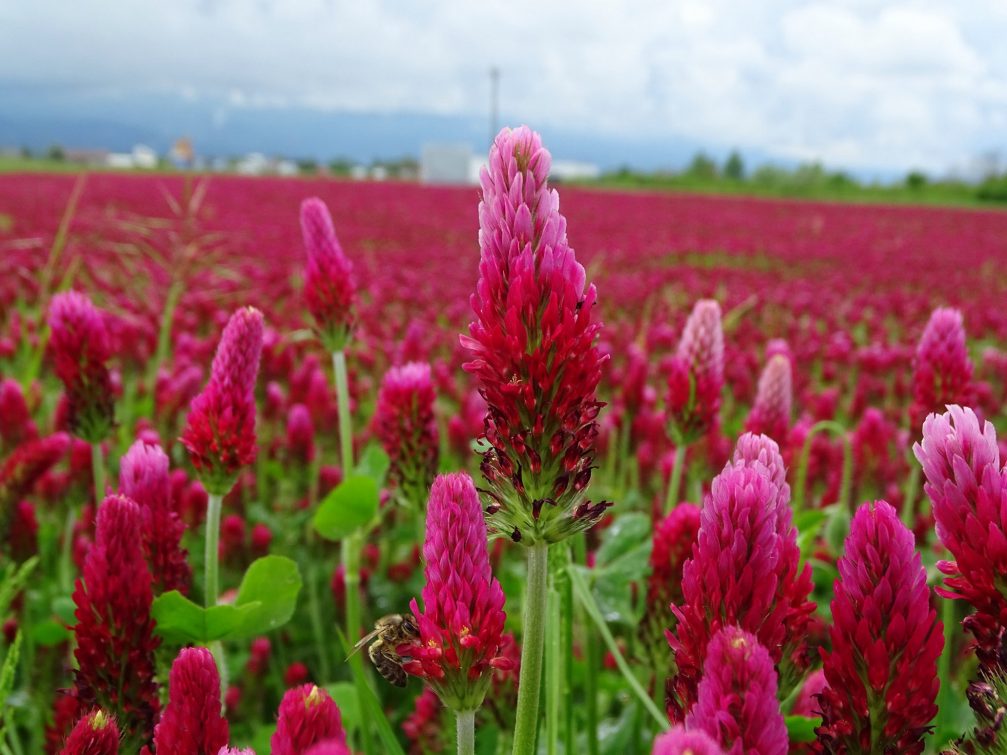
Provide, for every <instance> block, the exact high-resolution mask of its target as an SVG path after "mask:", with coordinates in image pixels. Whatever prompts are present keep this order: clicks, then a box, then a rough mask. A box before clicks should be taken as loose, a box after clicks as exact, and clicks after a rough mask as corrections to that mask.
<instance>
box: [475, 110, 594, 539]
mask: <svg viewBox="0 0 1007 755" xmlns="http://www.w3.org/2000/svg"><path fill="white" fill-rule="evenodd" d="M550 162H551V158H550V156H549V153H548V152H547V151H546V150H545V149H544V148H543V147H542V140H541V139H540V137H539V136H538V134H536V133H534V132H533V131H532V130H531V129H529V128H527V127H524V126H522V127H521V128H518V129H514V130H511V129H508V128H505V129H503V130H502V131H501V132H500V133H499V134H498V135H497V137H496V140H495V141H494V143H493V147H492V149H491V150H490V159H489V167H488V169H484V170H483V172H482V175H481V181H482V201H481V202H480V204H479V247H480V251H481V258H480V262H479V282H478V284H477V286H476V293H475V295H474V296H473V297H472V309H473V311H474V312H475V320H474V321H473V322H472V324H471V325H470V326H469V332H470V334H471V335H470V336H462V337H461V343H462V345H463V346H464V347H465V348H466V349H467V350H468V351H469V353H470V354H471V357H472V358H471V360H470V361H469V362H468V363H467V364H466V365H465V369H466V370H467V371H468V372H470V373H471V374H472V375H474V376H475V378H476V381H477V382H478V385H479V389H480V392H481V393H482V395H483V397H484V398H485V399H486V403H487V404H488V413H487V415H486V440H487V441H488V442H489V444H490V449H489V450H488V451H487V452H486V454H485V455H484V456H483V462H482V472H483V476H484V477H485V478H486V482H487V484H488V487H489V490H488V491H487V495H488V497H489V498H490V499H491V502H490V504H489V507H488V514H489V521H490V524H491V526H492V527H493V528H494V529H495V530H496V531H497V532H500V533H503V534H506V535H508V536H510V537H512V538H513V539H514V540H518V541H520V542H521V543H523V544H525V545H533V544H535V543H538V542H545V543H551V542H558V541H560V540H563V539H564V538H566V537H569V536H570V535H572V534H574V533H576V532H580V531H583V530H586V529H588V528H589V527H591V526H592V525H593V524H594V523H595V522H596V521H597V520H598V519H599V518H600V517H601V515H602V514H603V513H604V511H605V508H606V507H607V505H608V504H606V503H598V504H592V503H590V502H589V501H586V500H585V489H586V488H587V486H588V483H589V482H590V479H591V470H592V469H593V467H594V456H595V440H596V438H597V435H598V426H597V416H598V411H599V409H600V407H601V404H600V403H599V402H598V401H597V398H596V395H595V393H596V390H597V387H598V381H599V380H600V379H601V367H602V364H603V363H604V361H605V357H603V356H602V354H601V352H600V351H599V349H598V347H597V345H596V342H597V339H598V334H599V331H600V329H601V324H600V323H598V322H595V321H593V317H594V316H595V313H594V305H595V299H596V298H597V293H596V291H595V288H594V286H593V285H591V286H587V281H586V274H585V272H584V268H583V267H582V266H581V265H580V264H579V263H578V262H577V259H576V257H575V255H574V252H573V249H571V248H570V245H569V244H568V243H567V238H566V219H565V218H564V217H563V216H562V215H561V214H560V212H559V195H558V194H557V193H556V192H555V190H551V189H549V186H548V182H547V178H548V175H549V166H550Z"/></svg>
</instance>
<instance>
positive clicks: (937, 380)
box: [912, 307, 974, 427]
mask: <svg viewBox="0 0 1007 755" xmlns="http://www.w3.org/2000/svg"><path fill="white" fill-rule="evenodd" d="M973 395H974V388H973V385H972V361H971V360H970V359H969V352H968V347H967V345H966V343H965V326H964V325H963V323H962V313H961V312H959V311H958V310H957V309H951V308H948V307H942V308H939V309H935V310H934V311H933V314H931V315H930V321H929V322H928V323H927V327H926V329H925V330H924V331H923V335H922V337H921V338H920V342H919V344H918V345H917V347H916V357H915V359H914V360H913V407H912V415H913V425H914V426H916V427H919V423H920V422H922V421H923V418H924V417H925V416H926V415H927V414H928V413H929V412H939V411H940V410H941V409H943V408H944V406H945V405H946V404H961V405H963V406H965V405H968V404H971V403H972V398H973Z"/></svg>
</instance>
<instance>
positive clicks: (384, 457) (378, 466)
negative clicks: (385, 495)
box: [356, 443, 391, 487]
mask: <svg viewBox="0 0 1007 755" xmlns="http://www.w3.org/2000/svg"><path fill="white" fill-rule="evenodd" d="M389 466H391V460H390V459H389V458H388V454H386V453H385V452H384V449H382V448H381V446H379V445H377V444H376V443H372V444H371V445H369V446H367V448H365V449H364V453H363V454H362V455H361V457H360V461H359V462H357V469H356V474H358V475H360V476H362V477H370V478H371V479H372V480H374V481H375V482H376V483H377V484H378V487H381V486H382V485H384V484H385V475H387V474H388V467H389Z"/></svg>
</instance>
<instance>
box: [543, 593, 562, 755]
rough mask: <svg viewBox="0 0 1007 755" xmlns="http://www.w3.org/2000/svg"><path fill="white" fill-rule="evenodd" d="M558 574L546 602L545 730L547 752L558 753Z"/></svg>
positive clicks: (549, 753) (559, 664) (559, 703)
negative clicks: (547, 616)
mask: <svg viewBox="0 0 1007 755" xmlns="http://www.w3.org/2000/svg"><path fill="white" fill-rule="evenodd" d="M557 581H558V580H557V575H556V574H553V575H551V579H550V582H551V583H552V584H551V585H550V587H549V597H548V600H547V603H546V606H547V609H546V610H547V612H548V614H549V618H548V620H547V621H546V641H545V731H546V750H545V751H546V753H547V755H557V754H558V752H559V738H560V716H561V713H560V708H561V706H562V701H561V700H560V691H561V688H560V674H561V673H562V672H561V670H560V669H561V668H562V664H561V662H560V655H561V652H562V651H561V650H560V642H561V640H560V613H559V611H560V603H559V592H558V589H557V588H558V585H557Z"/></svg>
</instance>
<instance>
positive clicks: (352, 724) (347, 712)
mask: <svg viewBox="0 0 1007 755" xmlns="http://www.w3.org/2000/svg"><path fill="white" fill-rule="evenodd" d="M325 691H326V692H328V693H329V695H330V696H331V697H332V699H333V700H335V701H336V705H338V706H339V712H340V713H342V714H343V726H345V727H346V729H347V731H346V733H347V734H348V735H350V736H352V733H351V732H352V730H355V729H357V728H358V727H359V726H360V702H359V698H358V697H357V688H356V686H354V684H353V683H352V682H336V683H335V684H327V685H326V686H325Z"/></svg>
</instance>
